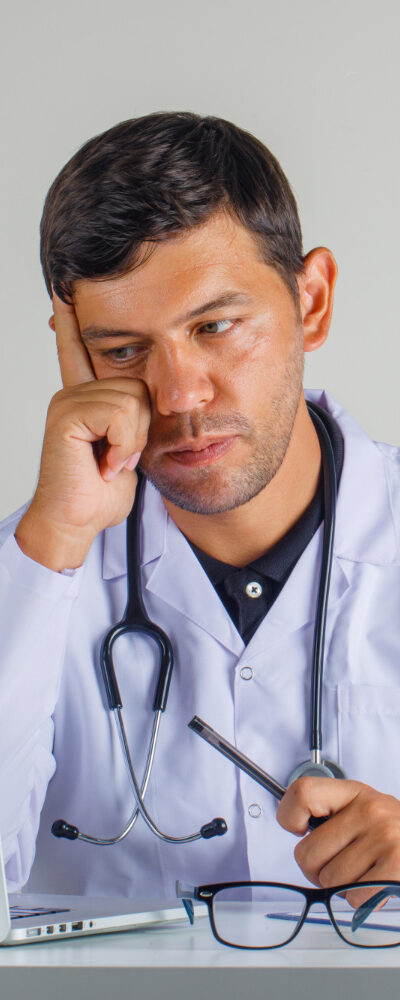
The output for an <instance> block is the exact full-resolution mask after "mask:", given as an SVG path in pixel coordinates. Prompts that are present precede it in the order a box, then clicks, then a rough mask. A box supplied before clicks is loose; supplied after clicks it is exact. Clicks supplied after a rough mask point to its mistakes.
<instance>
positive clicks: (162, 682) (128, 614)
mask: <svg viewBox="0 0 400 1000" xmlns="http://www.w3.org/2000/svg"><path fill="white" fill-rule="evenodd" d="M307 407H308V410H309V413H310V416H311V419H312V421H313V423H314V426H315V429H316V431H317V434H318V438H319V442H320V447H321V456H322V469H323V486H324V532H323V546H322V559H321V571H320V580H319V587H318V597H317V608H316V615H315V627H314V638H313V654H312V673H311V731H310V750H311V757H310V759H309V760H306V761H303V762H302V763H301V764H299V765H298V766H297V767H296V768H295V770H294V771H293V773H292V774H291V775H290V778H289V780H288V784H291V783H292V782H293V781H295V780H296V778H299V777H301V776H302V775H305V774H309V775H322V776H325V777H331V778H344V777H345V773H344V771H343V770H342V769H341V767H339V765H338V764H336V763H335V762H334V761H330V760H326V759H325V758H323V757H322V730H321V701H322V676H323V661H324V646H325V627H326V616H327V607H328V595H329V585H330V578H331V569H332V556H333V540H334V533H335V516H336V494H337V484H336V467H335V459H334V454H333V448H332V444H331V440H330V437H329V434H328V431H327V429H326V427H325V424H324V422H323V420H322V419H321V417H320V415H319V412H318V411H319V407H318V406H316V405H315V404H313V403H309V402H308V403H307ZM137 473H138V485H137V488H136V495H135V501H134V504H133V507H132V510H131V512H130V514H129V516H128V519H127V536H126V545H127V589H128V599H127V605H126V608H125V613H124V617H123V618H122V619H121V621H120V622H118V623H117V625H114V626H113V628H111V629H110V631H109V632H107V635H106V636H105V638H104V640H103V644H102V648H101V654H100V659H101V669H102V676H103V681H104V685H105V689H106V694H107V701H108V706H109V708H110V711H112V712H114V718H115V720H116V723H117V729H118V733H119V737H120V741H121V747H122V753H123V756H124V759H125V762H126V766H127V769H128V773H129V778H130V782H131V785H132V789H133V792H134V796H135V800H136V805H135V809H134V811H133V812H132V814H131V816H130V818H129V820H128V822H127V824H126V826H125V828H124V829H123V830H122V832H121V833H120V834H118V835H117V836H116V837H107V838H103V837H94V836H91V835H89V834H86V833H81V831H80V830H79V829H78V827H76V826H73V825H72V824H70V823H67V822H66V820H63V819H58V820H56V821H55V822H54V823H53V825H52V828H51V829H52V833H53V834H54V836H55V837H66V838H67V839H68V840H83V841H85V842H86V843H88V844H98V845H101V846H103V847H108V846H111V845H112V844H118V843H120V841H121V840H124V838H125V837H126V836H127V835H128V833H130V831H131V830H132V829H133V827H134V825H135V823H136V820H137V818H138V816H139V815H140V816H142V818H143V820H144V822H145V823H146V825H147V826H148V828H149V830H151V832H152V833H153V834H154V835H155V836H156V837H158V838H159V839H160V840H162V841H164V842H165V843H168V844H188V843H190V842H191V841H194V840H200V838H204V839H206V840H208V839H210V838H211V837H216V836H222V835H223V834H224V833H226V831H227V829H228V827H227V824H226V822H225V820H224V819H221V817H216V818H215V819H212V820H211V821H210V822H208V823H205V824H204V826H202V827H201V829H200V830H199V831H198V832H197V833H193V834H189V835H188V836H186V837H172V836H170V835H169V834H166V833H163V832H162V831H161V830H160V829H159V828H158V826H157V825H156V823H155V822H154V820H153V819H152V818H151V816H150V815H149V812H148V810H147V808H146V806H145V803H144V797H145V794H146V790H147V786H148V783H149V779H150V775H151V770H152V766H153V761H154V755H155V750H156V745H157V739H158V732H159V727H160V721H161V716H162V713H163V712H165V709H166V705H167V699H168V692H169V687H170V683H171V677H172V669H173V662H174V657H173V650H172V646H171V642H170V640H169V638H168V636H167V635H166V633H165V632H164V631H163V630H162V629H161V628H159V626H158V625H155V624H154V622H152V621H150V619H149V617H148V615H147V613H146V611H145V608H144V605H143V598H142V592H141V582H140V544H139V542H140V535H139V532H140V518H141V511H142V505H143V491H144V486H145V482H146V480H145V478H144V476H143V474H142V473H141V472H140V470H137ZM128 633H139V634H144V635H146V636H148V637H149V638H150V639H152V640H153V641H154V642H155V643H156V645H157V646H158V649H159V652H160V668H159V673H158V677H157V684H156V688H155V693H154V700H153V712H154V719H153V727H152V732H151V738H150V743H149V749H148V753H147V759H146V765H145V769H144V776H143V780H142V782H141V784H139V782H138V780H137V778H136V773H135V769H134V766H133V762H132V756H131V752H130V749H129V744H128V739H127V736H126V731H125V726H124V722H123V718H122V707H123V706H122V699H121V695H120V691H119V687H118V683H117V678H116V674H115V669H114V663H113V648H114V645H115V642H116V640H117V639H118V638H119V637H120V636H122V635H127V634H128Z"/></svg>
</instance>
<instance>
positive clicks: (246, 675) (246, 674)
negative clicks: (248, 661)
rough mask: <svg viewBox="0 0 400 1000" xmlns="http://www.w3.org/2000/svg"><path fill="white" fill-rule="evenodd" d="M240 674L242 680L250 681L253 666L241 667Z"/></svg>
mask: <svg viewBox="0 0 400 1000" xmlns="http://www.w3.org/2000/svg"><path fill="white" fill-rule="evenodd" d="M240 676H241V677H242V679H243V680H244V681H251V678H252V676H253V668H252V667H242V669H241V671H240Z"/></svg>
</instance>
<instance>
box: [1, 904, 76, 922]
mask: <svg viewBox="0 0 400 1000" xmlns="http://www.w3.org/2000/svg"><path fill="white" fill-rule="evenodd" d="M56 913H70V910H68V909H67V908H66V907H64V908H63V909H62V910H51V909H49V908H48V907H46V906H34V907H29V906H18V905H16V906H10V917H12V919H13V920H22V919H23V918H25V917H47V916H53V915H54V914H56Z"/></svg>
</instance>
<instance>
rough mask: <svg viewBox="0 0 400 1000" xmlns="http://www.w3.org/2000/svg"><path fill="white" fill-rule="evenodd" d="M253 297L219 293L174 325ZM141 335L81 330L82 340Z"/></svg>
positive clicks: (96, 328)
mask: <svg viewBox="0 0 400 1000" xmlns="http://www.w3.org/2000/svg"><path fill="white" fill-rule="evenodd" d="M251 302H252V299H251V298H250V296H249V295H246V294H245V293H244V292H224V294H223V295H219V296H218V298H216V299H210V301H209V302H203V303H202V304H201V305H199V306H197V307H196V309H191V310H190V311H189V312H186V313H183V314H182V315H181V316H177V317H176V319H175V320H174V322H173V323H172V326H181V325H182V324H184V323H188V322H189V321H190V320H192V319H197V318H198V317H199V316H203V315H204V313H207V312H211V311H212V310H214V309H223V308H225V307H227V306H233V305H250V303H251ZM135 336H137V337H139V336H142V334H141V333H140V332H139V331H137V330H115V329H113V328H111V329H110V328H108V327H104V326H87V327H85V329H84V330H82V331H81V337H82V340H85V341H89V340H104V339H105V338H106V337H107V338H108V337H135Z"/></svg>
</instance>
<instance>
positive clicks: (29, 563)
mask: <svg viewBox="0 0 400 1000" xmlns="http://www.w3.org/2000/svg"><path fill="white" fill-rule="evenodd" d="M24 509H25V508H24ZM22 513H23V510H21V511H19V512H17V514H15V515H13V516H12V517H11V518H8V519H7V521H5V522H3V524H2V525H0V546H1V547H0V641H1V646H0V835H1V841H2V847H3V856H4V861H5V865H6V875H7V881H8V887H9V890H10V891H12V890H15V889H19V888H20V887H21V886H22V885H24V884H25V882H26V881H27V879H28V876H29V872H30V869H31V867H32V863H33V860H34V856H35V841H36V836H37V831H38V827H39V819H40V813H41V809H42V806H43V802H44V799H45V796H46V791H47V786H48V783H49V781H50V779H51V778H52V776H53V774H54V771H55V760H54V757H53V752H52V751H53V721H52V714H53V710H54V706H55V704H56V701H57V697H58V691H59V685H60V678H61V672H62V668H63V661H64V655H65V646H66V640H67V635H68V623H69V618H70V613H71V608H72V604H73V601H74V600H75V598H76V596H77V594H78V592H79V587H80V582H81V579H82V574H83V573H84V570H85V567H84V566H82V567H80V568H79V569H78V570H76V571H75V572H73V573H72V574H71V573H70V574H68V575H64V574H60V573H55V572H53V571H52V570H49V569H47V568H46V567H45V566H41V565H40V564H39V563H36V562H34V561H33V560H32V559H29V558H28V557H27V556H25V555H24V553H23V552H22V551H21V549H20V548H19V545H18V543H17V542H16V540H15V537H14V531H15V528H16V526H17V524H18V523H19V520H20V519H21V516H22Z"/></svg>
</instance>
